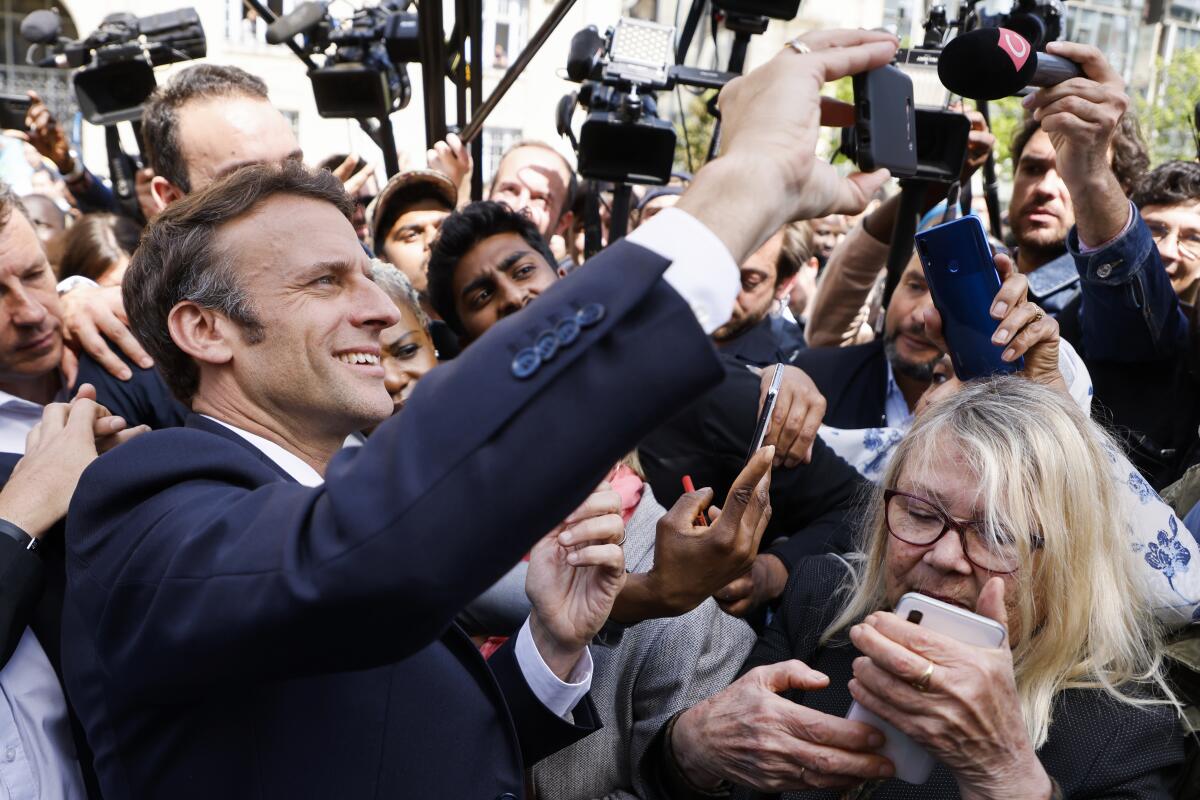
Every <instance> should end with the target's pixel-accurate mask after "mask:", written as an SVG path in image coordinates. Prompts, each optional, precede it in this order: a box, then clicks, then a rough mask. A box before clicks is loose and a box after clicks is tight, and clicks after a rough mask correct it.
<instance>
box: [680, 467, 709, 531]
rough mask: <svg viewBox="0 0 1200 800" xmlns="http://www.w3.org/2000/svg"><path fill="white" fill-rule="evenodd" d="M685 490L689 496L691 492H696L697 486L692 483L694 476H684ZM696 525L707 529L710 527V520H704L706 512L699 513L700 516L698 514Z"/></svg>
mask: <svg viewBox="0 0 1200 800" xmlns="http://www.w3.org/2000/svg"><path fill="white" fill-rule="evenodd" d="M683 490H684V491H685V492H688V493H689V494H690V493H691V492H694V491H696V485H695V484H694V483H692V476H691V475H684V476H683ZM696 524H697V525H699V526H700V527H702V528H707V527H708V520H707V519H705V518H704V512H703V511H701V512H699V513H698V514H696Z"/></svg>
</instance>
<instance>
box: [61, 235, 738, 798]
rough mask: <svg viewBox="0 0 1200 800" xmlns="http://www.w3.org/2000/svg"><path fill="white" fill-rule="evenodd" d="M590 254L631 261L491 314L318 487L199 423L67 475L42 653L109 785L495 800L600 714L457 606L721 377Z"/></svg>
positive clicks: (675, 327) (691, 319) (645, 288)
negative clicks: (553, 707) (463, 626)
mask: <svg viewBox="0 0 1200 800" xmlns="http://www.w3.org/2000/svg"><path fill="white" fill-rule="evenodd" d="M598 258H599V259H601V260H603V259H606V258H611V259H613V260H614V261H615V262H616V263H623V264H625V265H627V266H629V267H630V269H629V270H628V273H629V275H627V276H626V279H625V280H621V281H613V280H611V272H610V271H609V270H606V269H604V268H603V265H598V266H597V268H596V269H595V270H582V271H580V272H579V273H578V274H577V275H572V276H569V277H568V278H566V279H564V280H562V281H560V282H559V283H558V284H557V285H555V286H554V287H553V288H551V289H550V290H549V291H547V292H546V293H545V294H544V295H543V296H542V298H541V299H540V300H539V301H538V302H537V303H536V304H535V305H533V306H531V307H529V308H527V309H526V310H524V311H522V312H519V313H517V314H514V315H512V316H510V317H507V318H506V319H504V320H503V321H501V322H500V323H499V324H498V325H496V326H495V328H493V329H492V330H490V331H489V332H488V333H487V335H485V336H483V337H482V338H481V339H480V340H479V341H478V342H476V343H475V344H474V345H473V346H472V347H470V348H469V349H468V350H467V351H466V352H464V353H463V355H461V356H459V357H458V358H456V359H455V360H454V361H453V362H451V363H449V364H446V365H444V366H441V367H439V368H438V369H436V370H434V371H433V372H432V373H430V374H429V375H427V376H426V377H425V378H423V379H422V380H421V382H420V384H419V385H418V386H417V388H416V390H415V391H414V392H413V395H412V398H411V399H410V401H409V403H408V406H407V407H406V408H405V411H404V413H403V414H399V415H396V416H394V417H392V418H391V419H389V420H387V421H385V422H384V423H383V424H381V425H380V426H379V427H378V428H377V429H376V430H375V432H374V433H373V434H372V436H371V437H370V438H369V439H368V440H367V442H366V444H364V445H363V446H362V447H358V448H348V449H346V450H344V451H342V452H341V453H339V454H338V455H337V456H335V457H334V459H333V461H332V462H331V464H330V465H329V467H328V469H327V470H326V474H325V482H324V484H323V485H321V486H319V487H315V488H306V487H303V486H300V485H298V484H296V483H295V482H293V481H291V480H289V479H287V477H286V475H285V474H283V473H282V472H281V470H279V469H278V468H277V467H276V466H275V465H274V464H273V463H272V462H270V461H269V459H267V458H266V457H265V456H264V455H263V454H262V453H260V452H259V451H257V450H256V449H254V448H253V447H251V446H250V445H248V444H247V443H246V442H245V441H244V440H242V439H241V437H238V436H237V435H236V434H233V433H232V432H230V431H228V430H226V429H224V428H223V427H222V426H220V425H217V424H216V423H213V422H211V421H207V420H204V419H203V418H200V417H192V418H190V419H189V423H188V425H187V426H186V427H183V428H170V429H166V430H161V431H152V432H151V433H148V434H145V435H144V436H140V437H137V438H136V439H134V440H133V441H131V442H128V443H126V444H123V445H121V446H120V447H118V448H115V449H114V450H112V451H111V452H109V453H106V454H105V455H103V456H101V457H100V458H99V459H98V460H97V461H96V462H95V463H93V464H92V466H90V467H89V468H88V469H87V470H86V471H85V472H84V474H83V477H82V479H81V480H80V482H79V487H78V489H77V490H76V492H75V496H74V499H73V501H72V504H71V510H70V513H69V514H68V518H67V531H68V536H67V542H68V562H67V575H68V582H69V583H68V587H69V588H68V595H67V601H66V606H65V609H64V618H63V653H64V659H63V661H64V665H65V668H66V684H67V690H68V693H69V696H70V698H71V701H72V702H73V703H74V705H75V708H76V710H77V712H78V713H79V716H80V718H81V719H82V720H83V722H84V726H85V728H86V729H87V734H88V740H89V742H91V744H92V746H93V750H94V752H95V756H96V769H97V772H98V773H99V775H100V779H101V785H102V787H103V789H104V792H105V796H106V797H107V798H109V800H123V799H124V798H160V797H161V798H172V800H186V798H193V797H194V798H205V800H209V799H210V798H223V797H254V798H262V799H264V800H265V799H266V798H276V797H277V798H289V800H290V798H299V797H313V798H318V797H319V798H327V797H328V798H333V797H346V798H398V797H413V798H434V797H438V798H440V797H445V798H455V800H458V799H459V798H462V799H463V800H470V799H471V798H496V797H504V798H507V799H508V800H516V798H519V797H521V796H522V795H523V792H524V780H523V771H524V768H525V766H526V765H528V764H529V763H532V762H533V761H535V760H537V759H538V758H540V757H541V756H543V755H545V754H547V753H549V752H551V751H553V750H554V749H556V748H559V747H563V746H565V745H567V744H570V743H571V742H573V741H575V740H577V739H578V738H579V737H581V736H582V735H584V734H586V733H587V732H589V731H590V730H593V729H594V728H595V727H596V726H597V722H596V720H595V719H594V717H593V716H592V714H591V708H590V705H589V704H588V703H582V704H580V705H578V706H576V708H575V722H576V723H577V724H576V725H572V724H569V723H567V722H565V721H563V720H561V719H559V718H558V717H556V716H554V715H553V714H551V713H550V712H549V711H547V710H546V709H545V708H544V707H542V706H541V704H540V703H539V702H538V701H537V700H536V698H535V697H534V696H533V694H532V691H531V690H530V689H529V688H528V687H527V686H526V685H525V683H524V679H523V677H522V676H521V675H520V673H519V672H518V670H517V667H516V663H515V658H514V656H513V653H512V652H511V647H510V648H506V649H502V650H501V651H500V652H498V653H497V654H496V655H494V656H493V657H492V660H491V662H490V667H491V668H490V669H489V668H488V665H487V664H485V663H484V661H483V660H482V658H481V657H480V656H479V654H478V652H477V651H476V650H475V648H474V647H472V646H471V643H470V641H469V640H468V639H467V638H466V637H465V635H463V634H461V632H460V631H458V629H457V628H455V627H454V626H453V619H454V617H455V615H456V614H457V613H458V612H459V611H460V610H461V609H462V608H463V607H464V606H465V605H466V604H467V603H468V602H469V601H470V600H471V599H473V598H474V597H476V596H477V595H478V594H480V593H481V592H482V591H483V590H484V589H486V588H487V587H488V586H490V585H491V584H493V583H494V582H495V581H496V579H497V578H499V577H500V576H501V575H502V574H504V572H505V571H507V570H508V569H509V568H510V567H511V566H512V565H513V564H515V563H516V562H517V561H518V560H519V559H520V558H521V556H522V555H523V554H524V553H526V552H527V551H528V550H529V548H530V547H531V546H532V545H533V544H534V543H535V542H536V541H537V540H538V539H539V538H541V537H542V536H544V535H545V533H546V532H547V531H549V530H551V529H552V528H553V527H554V526H555V525H556V524H558V523H559V522H560V521H561V520H562V519H564V518H565V517H566V516H567V515H568V514H569V513H570V512H571V511H572V510H573V509H575V508H576V507H578V505H579V503H580V502H582V500H583V499H584V498H585V497H586V496H587V494H588V493H589V492H590V491H591V490H592V489H593V488H594V487H595V486H596V484H598V483H599V482H600V480H601V478H602V477H603V476H604V474H605V472H606V471H607V470H608V469H609V468H610V467H611V466H612V464H614V463H615V462H616V461H617V460H618V459H619V458H621V456H623V455H624V454H626V453H628V452H629V451H630V450H631V449H632V448H633V447H634V445H635V444H636V443H637V441H638V440H639V439H640V438H641V437H642V436H644V435H645V434H646V433H647V432H648V430H649V429H650V428H651V427H653V425H654V424H656V423H657V421H658V420H659V419H660V418H662V417H664V416H667V415H669V414H670V413H673V412H674V411H675V410H676V409H678V408H679V407H680V406H681V405H683V403H684V402H685V401H686V400H687V399H689V398H691V397H692V396H694V394H695V393H696V392H697V391H699V390H700V389H701V388H702V387H704V386H707V385H710V384H711V383H712V382H713V381H714V380H716V379H717V377H718V375H719V370H718V369H717V361H716V356H715V353H714V351H713V348H712V345H711V344H710V343H709V341H708V339H707V337H705V336H704V334H703V331H702V330H701V329H700V327H699V326H698V325H697V324H696V319H695V316H694V314H693V312H692V311H691V309H690V308H689V307H688V305H687V303H686V302H684V301H683V299H682V298H681V297H680V296H679V295H678V294H677V293H676V292H675V291H674V290H673V289H672V288H670V286H669V285H668V284H667V283H666V282H665V281H663V280H661V275H662V273H663V271H664V270H665V269H666V267H667V266H668V264H667V262H666V261H665V260H664V259H662V258H660V257H658V256H657V255H655V254H654V253H652V252H650V251H648V250H645V249H644V248H640V247H638V246H636V245H634V244H631V243H628V242H623V243H618V244H615V245H613V246H612V247H610V248H609V249H608V250H606V251H605V252H604V253H603V254H601V255H600V256H598ZM548 335H550V336H554V337H555V340H556V343H557V347H554V348H549V349H547V348H545V347H539V350H538V351H534V350H532V349H530V348H532V346H533V344H534V343H535V342H543V341H545V340H546V339H547V336H548ZM531 356H532V357H531ZM664 362H665V363H666V364H667V366H665V367H664ZM630 385H634V386H644V387H648V388H646V389H645V390H644V391H642V392H639V393H637V394H634V393H631V392H630V391H629V390H628V387H629V386H630ZM596 431H603V432H604V435H603V436H601V437H598V436H597V435H596ZM514 476H515V477H516V478H519V480H516V481H514V479H513V478H514Z"/></svg>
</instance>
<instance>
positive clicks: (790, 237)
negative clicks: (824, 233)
mask: <svg viewBox="0 0 1200 800" xmlns="http://www.w3.org/2000/svg"><path fill="white" fill-rule="evenodd" d="M812 251H813V246H812V226H811V225H809V224H808V222H807V221H806V220H801V221H800V222H792V223H789V224H787V225H785V226H783V247H781V248H780V249H779V258H778V259H776V261H775V285H776V286H779V285H780V284H782V283H783V282H784V281H787V280H790V279H791V278H792V276H794V275H795V274H796V273H798V272H799V271H800V268H801V267H803V266H804V265H805V264H807V263H808V260H809V259H810V258H812Z"/></svg>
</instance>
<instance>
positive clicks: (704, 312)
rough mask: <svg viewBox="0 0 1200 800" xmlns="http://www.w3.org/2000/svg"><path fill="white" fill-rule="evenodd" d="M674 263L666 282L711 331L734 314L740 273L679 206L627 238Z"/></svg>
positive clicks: (713, 238) (712, 237)
mask: <svg viewBox="0 0 1200 800" xmlns="http://www.w3.org/2000/svg"><path fill="white" fill-rule="evenodd" d="M626 238H627V239H628V240H629V241H631V242H633V243H634V244H637V245H641V246H642V247H645V248H646V249H647V250H653V251H654V252H655V253H657V254H658V255H660V256H662V257H663V258H666V259H669V260H670V261H671V266H669V267H667V271H666V272H665V273H663V280H665V281H666V282H667V283H669V284H671V288H672V289H674V290H675V291H676V292H678V293H679V295H680V296H681V297H682V298H683V299H684V300H685V301H686V302H687V304H688V305H689V306H691V308H692V313H693V314H695V315H696V321H697V322H699V323H700V327H701V328H703V329H704V332H705V333H708V334H711V333H712V332H713V331H715V330H716V329H717V328H719V327H721V326H722V325H724V324H725V323H726V322H728V321H729V318H730V317H731V316H733V305H734V303H735V302H737V296H738V292H739V291H741V288H742V279H741V272H740V271H739V270H738V265H737V264H735V263H733V256H731V255H730V254H729V251H728V250H727V249H726V248H725V243H724V242H722V241H721V240H720V239H719V238H717V235H716V234H715V233H713V232H712V231H710V230H709V229H708V228H706V227H705V226H704V225H703V224H702V223H701V222H700V221H699V220H697V219H696V218H695V217H693V216H692V215H691V214H689V213H687V212H686V211H682V210H680V209H678V208H666V209H663V210H662V211H660V212H658V213H657V214H655V215H654V218H653V219H651V220H650V221H649V222H647V223H646V224H645V225H643V226H641V227H640V228H638V229H637V230H636V231H634V232H633V233H631V234H629V236H627V237H626Z"/></svg>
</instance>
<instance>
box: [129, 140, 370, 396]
mask: <svg viewBox="0 0 1200 800" xmlns="http://www.w3.org/2000/svg"><path fill="white" fill-rule="evenodd" d="M277 194H286V195H295V196H299V197H309V198H312V199H314V200H320V201H322V202H326V203H329V204H330V205H332V206H334V207H335V208H337V210H338V211H340V212H341V213H342V215H343V216H345V217H346V219H350V218H351V216H352V214H353V212H354V202H353V201H352V200H351V199H350V197H349V196H348V195H347V194H346V190H345V189H344V188H343V187H342V182H341V181H339V180H338V179H337V178H335V177H334V176H333V175H331V174H330V173H329V172H328V171H326V170H315V169H311V168H309V167H306V166H304V164H302V163H300V162H299V161H292V160H288V161H285V162H284V163H283V164H256V165H251V166H247V167H245V168H243V169H240V170H238V171H236V172H234V173H233V174H231V175H229V176H228V177H226V178H223V179H221V180H219V181H217V182H215V183H214V184H212V186H210V187H208V188H207V189H204V190H203V191H201V192H197V193H195V194H192V195H188V196H187V197H185V198H183V199H182V200H180V201H178V202H176V203H172V204H171V205H170V206H168V207H167V209H166V210H165V211H163V213H162V214H160V215H159V216H158V217H157V218H156V219H155V220H154V221H153V222H151V223H150V225H149V226H147V228H146V230H145V232H144V233H143V234H142V242H141V244H140V245H139V246H138V249H137V252H136V253H134V255H133V259H132V261H130V264H129V269H128V270H127V271H126V273H125V279H124V281H122V284H121V295H122V298H123V299H124V301H125V310H126V313H127V314H128V315H129V326H130V328H132V330H133V334H134V336H136V337H137V340H138V341H139V342H141V344H142V346H143V347H145V348H146V352H148V353H149V354H150V356H151V357H152V358H153V359H154V361H155V363H156V364H157V365H158V370H159V372H160V373H161V374H162V377H163V380H164V381H166V384H167V386H168V387H169V388H170V389H171V391H172V392H173V393H174V394H175V396H176V397H178V398H179V399H180V400H182V401H183V402H184V403H190V401H191V399H192V397H194V396H195V394H196V391H197V389H199V386H200V371H199V370H198V369H197V368H196V364H195V363H194V362H193V361H192V359H191V357H190V356H189V355H187V354H186V353H184V352H183V351H182V350H181V349H179V347H178V345H176V344H175V342H174V340H173V339H171V334H170V331H169V330H168V328H167V318H168V316H169V315H170V313H171V309H172V308H174V307H175V306H176V305H177V304H179V303H181V302H183V301H185V300H186V301H190V302H193V303H195V304H197V305H199V306H203V307H205V308H212V309H216V310H217V311H219V312H221V313H222V314H224V315H225V316H227V317H229V319H231V320H233V321H234V322H236V323H238V324H239V325H241V326H242V327H243V329H244V332H245V336H246V340H247V341H249V342H252V343H253V342H256V341H261V339H262V335H263V330H262V325H261V323H260V321H259V319H258V315H257V313H256V311H255V308H254V305H253V304H252V303H251V301H250V298H249V297H248V296H247V295H246V292H245V289H244V288H243V287H242V286H240V285H239V280H238V276H237V269H236V264H237V254H236V253H228V252H223V251H222V250H220V249H219V248H218V246H217V242H216V236H217V233H218V231H219V230H220V228H221V227H222V226H223V225H225V224H227V223H229V222H232V221H233V220H235V219H237V218H238V217H241V216H242V215H244V214H246V213H249V212H250V211H252V210H253V209H254V208H256V207H257V206H258V205H259V204H261V203H262V202H264V201H265V200H267V199H269V198H271V197H273V196H274V195H277Z"/></svg>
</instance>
